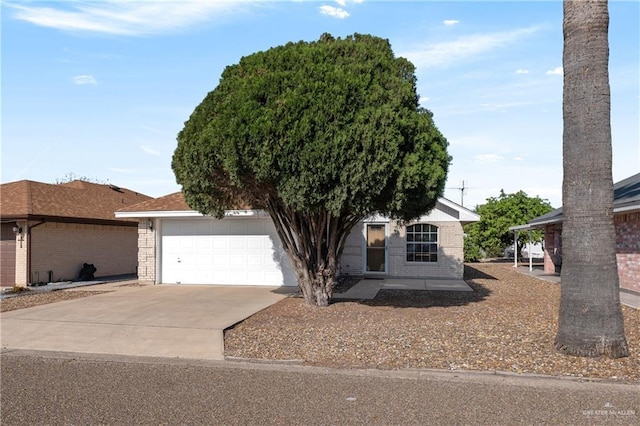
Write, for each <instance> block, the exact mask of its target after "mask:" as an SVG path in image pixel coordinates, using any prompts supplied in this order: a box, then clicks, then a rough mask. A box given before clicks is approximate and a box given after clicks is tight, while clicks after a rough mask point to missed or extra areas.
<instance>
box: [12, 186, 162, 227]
mask: <svg viewBox="0 0 640 426" xmlns="http://www.w3.org/2000/svg"><path fill="white" fill-rule="evenodd" d="M149 199H151V197H149V196H147V195H144V194H139V193H137V192H135V191H131V190H129V189H126V188H118V187H116V186H114V185H102V184H95V183H90V182H85V181H81V180H75V181H72V182H68V183H64V184H59V185H52V184H48V183H42V182H35V181H30V180H21V181H17V182H10V183H5V184H2V185H0V216H1V217H2V219H3V220H4V219H27V218H29V219H37V218H64V219H83V220H111V221H113V220H116V218H115V211H116V210H119V209H121V208H123V207H125V206H129V205H132V204H136V203H139V202H142V201H145V200H149Z"/></svg>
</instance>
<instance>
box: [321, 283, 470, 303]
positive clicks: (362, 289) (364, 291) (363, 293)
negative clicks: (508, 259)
mask: <svg viewBox="0 0 640 426" xmlns="http://www.w3.org/2000/svg"><path fill="white" fill-rule="evenodd" d="M383 289H384V290H422V291H470V292H472V291H473V289H472V288H471V287H469V286H468V285H467V283H465V282H464V281H463V280H438V279H422V278H385V279H364V280H360V281H359V282H358V283H357V284H356V285H354V286H353V287H351V288H350V289H349V290H347V291H346V292H344V293H334V294H333V298H334V299H359V300H371V299H373V298H375V297H376V295H377V294H378V292H379V291H380V290H383Z"/></svg>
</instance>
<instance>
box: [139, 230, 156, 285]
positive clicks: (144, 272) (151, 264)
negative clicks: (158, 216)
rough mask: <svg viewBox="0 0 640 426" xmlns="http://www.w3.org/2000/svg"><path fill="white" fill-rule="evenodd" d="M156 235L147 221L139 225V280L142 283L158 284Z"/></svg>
mask: <svg viewBox="0 0 640 426" xmlns="http://www.w3.org/2000/svg"><path fill="white" fill-rule="evenodd" d="M156 233H157V229H156V228H155V227H154V229H149V226H148V221H147V219H140V222H139V223H138V280H139V281H140V282H141V283H146V284H156Z"/></svg>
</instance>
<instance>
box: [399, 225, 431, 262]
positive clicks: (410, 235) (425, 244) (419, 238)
mask: <svg viewBox="0 0 640 426" xmlns="http://www.w3.org/2000/svg"><path fill="white" fill-rule="evenodd" d="M418 227H419V230H417V229H418ZM439 241H440V227H438V226H436V225H433V224H430V223H423V222H420V223H414V224H412V225H408V226H407V227H406V229H405V257H404V260H405V262H406V263H410V264H425V263H438V257H439V256H438V252H439V250H440V242H439ZM418 248H419V250H417V249H418ZM425 248H426V250H425Z"/></svg>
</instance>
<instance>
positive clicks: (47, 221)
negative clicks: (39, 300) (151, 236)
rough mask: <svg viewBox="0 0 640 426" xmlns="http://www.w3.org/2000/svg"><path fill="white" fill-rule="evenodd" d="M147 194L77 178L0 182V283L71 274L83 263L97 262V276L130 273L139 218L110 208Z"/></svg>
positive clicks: (69, 277)
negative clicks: (117, 213) (59, 181)
mask: <svg viewBox="0 0 640 426" xmlns="http://www.w3.org/2000/svg"><path fill="white" fill-rule="evenodd" d="M149 199H151V197H148V196H146V195H142V194H138V193H136V192H134V191H131V190H128V189H124V188H118V187H116V186H114V185H100V184H95V183H89V182H84V181H81V180H75V181H72V182H68V183H65V184H59V185H52V184H47V183H41V182H34V181H29V180H21V181H18V182H11V183H5V184H2V185H0V222H1V225H2V233H1V236H2V239H1V243H0V259H2V264H1V265H0V267H1V270H0V284H1V285H2V286H3V287H7V286H14V285H18V286H25V285H28V284H35V283H47V282H54V281H67V280H73V279H76V278H77V277H78V274H79V272H80V270H81V268H82V265H83V264H84V263H89V264H93V265H94V266H95V267H96V268H97V271H96V272H95V276H96V277H101V276H110V275H121V274H135V273H136V266H137V249H138V244H137V242H138V231H137V226H138V221H132V220H131V219H116V218H115V214H114V213H115V211H116V210H119V209H121V208H123V207H126V206H128V205H132V204H136V203H140V202H142V201H145V200H149Z"/></svg>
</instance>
